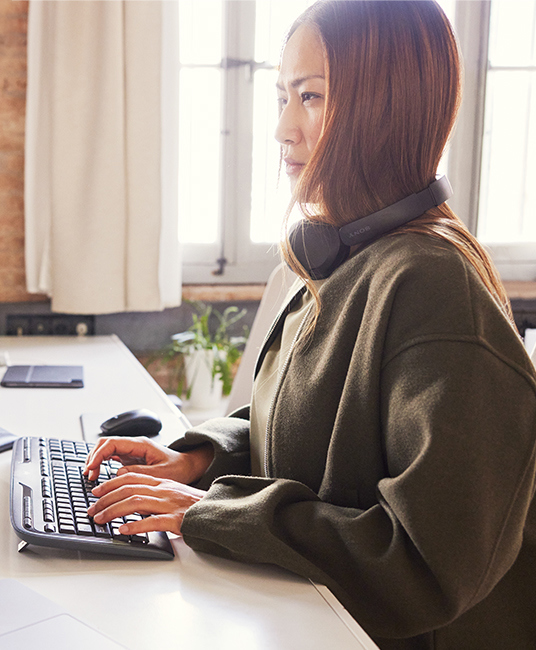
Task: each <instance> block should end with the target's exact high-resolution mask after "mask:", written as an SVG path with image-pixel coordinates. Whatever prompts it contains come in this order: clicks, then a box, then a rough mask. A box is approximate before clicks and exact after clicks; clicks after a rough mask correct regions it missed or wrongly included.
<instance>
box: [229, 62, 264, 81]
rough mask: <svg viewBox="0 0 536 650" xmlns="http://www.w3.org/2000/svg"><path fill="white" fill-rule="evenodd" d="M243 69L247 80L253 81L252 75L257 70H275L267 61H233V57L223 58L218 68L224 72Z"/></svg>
mask: <svg viewBox="0 0 536 650" xmlns="http://www.w3.org/2000/svg"><path fill="white" fill-rule="evenodd" d="M242 66H243V67H244V68H246V70H247V80H248V81H253V75H254V74H255V72H256V71H257V70H260V69H261V68H262V69H266V70H272V69H274V68H275V66H274V65H272V64H271V63H268V61H254V60H253V59H235V58H233V57H225V58H224V59H222V60H221V63H220V68H223V69H224V70H230V69H231V68H240V67H242Z"/></svg>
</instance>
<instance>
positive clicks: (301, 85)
mask: <svg viewBox="0 0 536 650" xmlns="http://www.w3.org/2000/svg"><path fill="white" fill-rule="evenodd" d="M277 95H278V104H279V123H278V125H277V129H276V131H275V137H276V139H277V140H278V142H279V143H280V144H281V148H282V151H283V161H284V163H285V167H286V172H287V174H288V176H289V178H290V184H291V187H292V189H294V186H295V185H296V181H297V180H298V177H299V175H300V173H301V171H302V169H303V168H304V166H305V164H306V163H307V162H308V160H309V158H310V157H311V154H312V152H313V149H314V148H315V146H316V143H317V142H318V139H319V137H320V133H321V131H322V122H323V118H324V105H325V95H326V79H325V70H324V54H323V51H322V43H321V41H320V37H319V36H318V34H317V33H316V31H315V30H314V29H313V28H311V27H309V26H307V25H300V27H298V29H297V30H296V31H295V32H294V34H292V36H291V37H290V39H289V41H288V42H287V44H286V46H285V50H284V52H283V58H282V61H281V69H280V72H279V79H278V80H277Z"/></svg>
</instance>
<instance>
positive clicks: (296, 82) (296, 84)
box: [275, 74, 325, 90]
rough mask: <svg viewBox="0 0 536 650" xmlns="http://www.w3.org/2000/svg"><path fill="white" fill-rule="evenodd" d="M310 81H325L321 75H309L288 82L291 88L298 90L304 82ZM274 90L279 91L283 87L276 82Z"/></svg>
mask: <svg viewBox="0 0 536 650" xmlns="http://www.w3.org/2000/svg"><path fill="white" fill-rule="evenodd" d="M310 79H325V77H324V75H323V74H310V75H307V76H306V77H298V78H297V79H294V80H293V81H291V82H290V86H291V88H298V87H299V86H301V85H302V83H304V82H305V81H309V80H310ZM275 86H276V88H278V89H279V90H284V87H283V86H282V85H281V84H280V83H279V81H277V82H276V84H275Z"/></svg>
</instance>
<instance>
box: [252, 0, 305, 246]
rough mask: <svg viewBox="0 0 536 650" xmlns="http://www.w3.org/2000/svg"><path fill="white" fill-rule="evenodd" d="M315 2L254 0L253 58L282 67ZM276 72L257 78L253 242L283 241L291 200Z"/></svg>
mask: <svg viewBox="0 0 536 650" xmlns="http://www.w3.org/2000/svg"><path fill="white" fill-rule="evenodd" d="M310 4H312V1H308V0H286V1H282V0H277V1H276V2H266V0H259V1H258V2H257V3H256V17H255V23H256V29H255V60H256V61H262V62H268V63H270V64H271V65H272V66H274V68H275V67H276V66H278V65H279V59H280V55H281V47H282V43H283V39H284V37H285V35H286V33H287V31H288V29H289V28H290V26H291V25H292V23H293V22H294V20H295V19H296V18H297V17H298V16H299V15H300V13H301V12H302V11H303V10H304V9H305V8H306V7H307V6H309V5H310ZM276 81H277V70H275V69H271V70H267V69H262V68H261V69H259V70H257V71H256V72H255V76H254V96H253V170H252V186H251V228H250V236H251V240H252V241H253V242H254V243H263V242H275V241H279V239H280V233H281V224H282V222H283V216H284V214H285V211H286V209H287V207H288V204H289V201H290V184H289V181H288V179H287V177H286V175H285V174H284V173H283V174H282V176H281V178H280V179H279V156H280V154H279V151H280V150H279V144H278V142H276V140H275V137H274V133H275V128H276V125H277V103H276V91H275V83H276Z"/></svg>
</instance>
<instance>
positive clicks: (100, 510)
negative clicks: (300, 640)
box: [88, 472, 206, 535]
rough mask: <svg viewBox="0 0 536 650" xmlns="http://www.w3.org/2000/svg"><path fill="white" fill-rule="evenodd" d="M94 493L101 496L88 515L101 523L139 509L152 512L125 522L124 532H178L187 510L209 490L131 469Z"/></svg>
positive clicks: (139, 510)
mask: <svg viewBox="0 0 536 650" xmlns="http://www.w3.org/2000/svg"><path fill="white" fill-rule="evenodd" d="M93 494H94V495H95V496H96V497H99V500H98V501H97V502H96V503H94V504H93V505H92V506H90V507H89V508H88V515H89V516H90V517H93V518H94V520H95V523H97V524H104V523H106V522H108V521H111V520H112V519H115V518H116V517H125V516H126V515H131V514H133V513H135V512H137V513H139V514H140V515H151V516H150V517H146V518H145V519H141V520H139V521H134V522H129V523H128V524H123V525H122V526H121V527H120V528H119V532H120V533H121V534H123V535H136V534H138V533H148V532H151V531H156V530H163V531H167V532H171V533H175V534H177V535H178V534H180V530H181V524H182V520H183V517H184V514H185V513H186V511H187V510H188V508H189V507H190V506H192V505H193V504H194V503H196V502H197V501H200V500H201V499H202V498H203V496H204V495H205V494H206V492H204V491H203V490H198V489H196V488H193V487H191V486H189V485H183V484H182V483H177V482H176V481H172V480H169V479H163V478H156V477H154V476H148V475H147V474H135V473H133V472H128V473H125V474H123V475H121V476H117V477H116V478H113V479H110V480H109V481H105V482H104V483H101V484H100V485H97V487H95V488H93Z"/></svg>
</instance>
